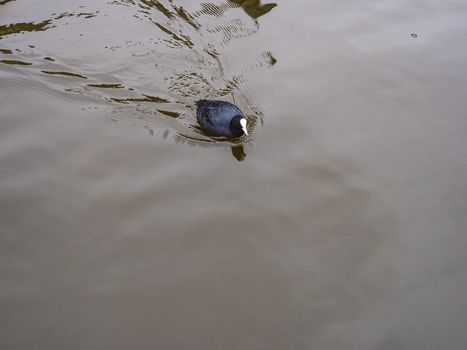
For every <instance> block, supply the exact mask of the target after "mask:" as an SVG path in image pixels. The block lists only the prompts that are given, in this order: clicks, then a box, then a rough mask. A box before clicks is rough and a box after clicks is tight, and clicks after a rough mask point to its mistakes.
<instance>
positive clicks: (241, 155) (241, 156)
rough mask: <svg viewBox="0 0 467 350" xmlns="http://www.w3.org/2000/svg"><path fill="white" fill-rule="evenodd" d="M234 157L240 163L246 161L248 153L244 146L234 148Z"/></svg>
mask: <svg viewBox="0 0 467 350" xmlns="http://www.w3.org/2000/svg"><path fill="white" fill-rule="evenodd" d="M232 155H233V156H234V157H235V159H237V160H238V161H239V162H241V161H242V160H245V158H246V153H245V149H244V147H243V145H239V146H235V147H234V146H232Z"/></svg>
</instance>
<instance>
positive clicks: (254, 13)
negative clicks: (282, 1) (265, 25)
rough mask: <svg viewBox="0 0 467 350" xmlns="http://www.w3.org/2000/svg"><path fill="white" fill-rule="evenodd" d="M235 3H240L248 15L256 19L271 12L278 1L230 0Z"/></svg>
mask: <svg viewBox="0 0 467 350" xmlns="http://www.w3.org/2000/svg"><path fill="white" fill-rule="evenodd" d="M229 1H230V2H233V3H234V4H237V5H240V6H241V7H242V8H243V10H244V11H245V12H246V13H247V14H248V16H250V17H252V18H254V19H256V18H258V17H261V16H264V15H265V14H267V13H268V12H270V11H271V10H272V9H273V8H274V7H276V6H277V4H276V3H268V4H261V1H260V0H229Z"/></svg>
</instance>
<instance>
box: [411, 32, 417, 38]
mask: <svg viewBox="0 0 467 350" xmlns="http://www.w3.org/2000/svg"><path fill="white" fill-rule="evenodd" d="M410 36H411V37H412V38H414V39H416V38H418V35H417V34H416V33H412V34H410Z"/></svg>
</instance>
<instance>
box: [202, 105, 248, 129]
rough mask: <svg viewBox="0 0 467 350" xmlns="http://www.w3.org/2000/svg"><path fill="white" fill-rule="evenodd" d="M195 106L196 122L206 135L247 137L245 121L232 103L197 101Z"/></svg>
mask: <svg viewBox="0 0 467 350" xmlns="http://www.w3.org/2000/svg"><path fill="white" fill-rule="evenodd" d="M196 105H197V106H198V109H197V111H196V116H197V118H198V122H199V124H200V125H201V126H202V127H203V129H204V130H206V131H207V132H208V133H210V134H212V135H217V136H228V137H239V136H242V135H243V134H245V135H248V130H247V128H246V124H247V120H246V118H245V117H244V116H243V113H242V111H241V110H240V109H239V108H238V107H237V106H235V105H233V104H232V103H229V102H225V101H214V100H199V101H197V102H196Z"/></svg>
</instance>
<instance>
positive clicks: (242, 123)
mask: <svg viewBox="0 0 467 350" xmlns="http://www.w3.org/2000/svg"><path fill="white" fill-rule="evenodd" d="M240 125H241V126H242V130H243V132H244V133H245V135H246V136H248V130H247V129H246V119H245V118H242V119H240Z"/></svg>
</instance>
